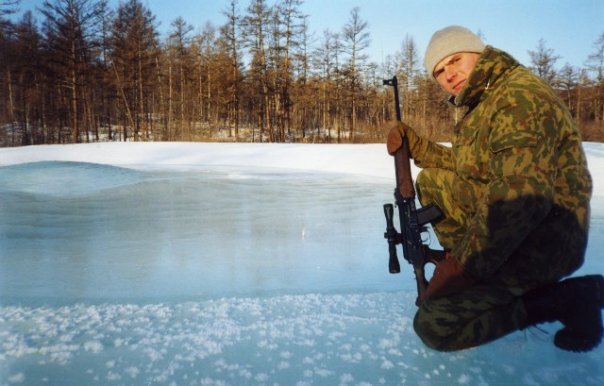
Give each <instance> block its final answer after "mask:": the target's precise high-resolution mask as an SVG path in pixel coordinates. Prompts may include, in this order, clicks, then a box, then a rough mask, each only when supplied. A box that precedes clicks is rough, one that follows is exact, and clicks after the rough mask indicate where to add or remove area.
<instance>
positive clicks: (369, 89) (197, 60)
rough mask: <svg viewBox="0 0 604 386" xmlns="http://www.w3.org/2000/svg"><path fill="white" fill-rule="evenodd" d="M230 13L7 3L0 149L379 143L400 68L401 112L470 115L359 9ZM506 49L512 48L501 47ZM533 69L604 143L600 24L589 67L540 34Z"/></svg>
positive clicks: (429, 117)
mask: <svg viewBox="0 0 604 386" xmlns="http://www.w3.org/2000/svg"><path fill="white" fill-rule="evenodd" d="M224 2H225V5H224V13H223V16H224V19H223V24H221V25H219V26H215V25H213V24H211V23H207V24H205V25H204V26H203V27H202V28H201V29H199V31H200V32H197V33H194V32H193V31H194V28H193V26H191V25H189V24H187V23H186V22H185V21H184V20H183V19H182V18H177V19H175V20H174V21H173V22H172V23H171V25H170V32H169V34H168V36H167V37H166V38H165V39H163V40H160V37H159V33H158V27H157V23H156V21H155V16H154V15H153V13H152V11H151V10H150V9H148V8H146V7H145V5H144V4H143V3H144V1H140V0H126V1H122V2H120V3H119V5H118V6H117V9H112V8H111V7H109V5H108V2H107V0H46V1H45V2H44V4H43V5H42V7H41V8H39V9H37V10H36V11H35V13H36V14H35V15H34V13H32V12H26V13H24V14H23V15H22V16H21V18H20V19H19V20H17V18H16V11H17V9H18V5H19V0H0V146H19V145H29V144H54V143H75V142H89V141H90V142H92V141H109V140H111V141H256V142H260V141H270V142H298V141H306V142H348V143H351V142H381V141H383V140H384V133H382V132H380V127H381V126H382V124H383V122H384V121H385V120H390V119H392V118H393V115H394V113H393V110H394V109H393V103H392V95H391V93H392V90H391V88H390V90H389V89H388V88H385V87H383V85H382V79H383V78H384V77H387V78H389V77H391V76H392V75H393V74H396V75H397V77H398V80H399V88H400V93H401V98H402V111H403V115H404V119H405V120H406V121H407V122H409V123H410V124H412V125H414V126H415V127H417V128H418V131H420V133H423V134H424V135H426V136H428V137H430V138H432V139H435V140H448V139H449V137H450V133H451V132H450V130H451V128H452V127H453V125H454V123H455V120H456V119H458V117H460V116H461V114H462V113H463V112H460V111H456V110H455V109H452V108H451V107H450V106H449V105H448V104H447V103H446V102H445V99H446V96H445V95H444V94H443V92H442V91H441V90H440V89H439V87H438V86H437V85H436V84H435V83H434V82H432V81H431V80H430V78H429V77H428V76H427V74H426V73H425V71H424V70H423V68H422V65H421V60H420V56H421V54H419V53H418V48H417V46H416V43H415V42H414V39H413V38H412V37H411V36H410V35H407V36H406V37H405V38H404V39H403V40H402V42H401V49H400V51H398V52H395V53H393V54H392V55H390V56H388V57H387V58H386V59H385V60H384V62H383V63H381V64H377V63H374V62H372V61H370V60H369V58H368V56H367V54H366V50H367V48H368V47H369V45H370V43H371V41H370V31H369V26H368V24H367V22H366V21H364V20H363V18H362V16H361V12H360V10H359V8H353V9H352V10H351V11H350V14H349V18H348V21H347V23H346V24H345V25H343V26H342V28H341V29H340V30H339V31H324V32H322V34H312V33H311V32H310V31H309V30H308V16H307V15H304V14H303V13H302V11H301V5H302V3H303V0H277V1H276V3H275V2H271V3H270V4H269V2H268V1H267V0H249V1H248V2H247V4H245V5H244V6H242V7H240V4H238V1H237V0H224ZM501 48H503V49H505V47H501ZM529 55H530V57H531V62H532V63H530V64H527V65H529V66H531V68H532V69H533V70H534V71H535V72H536V73H537V74H538V75H540V76H541V77H543V78H544V79H546V80H547V81H548V82H549V83H550V84H551V85H552V86H553V87H555V88H556V89H557V90H559V92H560V96H561V97H562V98H563V100H564V101H565V102H566V103H567V104H568V106H569V108H570V110H571V112H572V114H573V116H574V117H575V118H576V120H577V122H578V123H579V125H580V127H581V130H582V131H583V135H584V138H585V139H586V140H592V141H601V140H604V125H603V121H604V120H603V115H604V33H602V35H600V36H599V38H598V39H597V40H596V41H595V42H594V53H593V54H592V55H590V56H589V57H588V58H586V59H585V66H586V67H585V68H575V67H572V66H571V65H569V64H566V65H564V66H563V67H561V68H560V69H556V67H555V64H556V61H557V60H558V59H559V57H558V56H556V55H555V53H554V50H553V49H551V48H547V47H546V43H545V42H544V41H543V40H541V41H540V42H539V45H538V47H537V48H536V50H535V51H529Z"/></svg>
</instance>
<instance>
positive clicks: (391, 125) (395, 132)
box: [386, 121, 409, 155]
mask: <svg viewBox="0 0 604 386" xmlns="http://www.w3.org/2000/svg"><path fill="white" fill-rule="evenodd" d="M408 128H409V126H408V125H406V124H404V123H403V122H401V121H391V122H388V123H387V124H386V129H387V130H388V140H387V143H386V146H387V147H388V154H390V155H394V153H396V151H397V150H398V149H399V148H400V147H401V146H403V138H405V132H406V131H407V129H408Z"/></svg>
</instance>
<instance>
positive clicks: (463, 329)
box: [414, 169, 569, 351]
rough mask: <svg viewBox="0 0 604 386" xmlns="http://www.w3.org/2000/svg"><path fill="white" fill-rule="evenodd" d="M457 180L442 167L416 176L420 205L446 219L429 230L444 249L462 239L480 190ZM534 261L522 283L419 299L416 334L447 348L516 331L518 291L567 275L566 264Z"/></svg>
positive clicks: (520, 314) (520, 310) (520, 308)
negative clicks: (434, 208)
mask: <svg viewBox="0 0 604 386" xmlns="http://www.w3.org/2000/svg"><path fill="white" fill-rule="evenodd" d="M460 184H463V182H462V181H460V179H459V178H458V177H456V175H455V174H454V173H453V172H451V171H447V170H442V169H424V170H422V172H421V173H420V174H419V175H418V177H417V186H418V196H419V199H420V202H421V203H422V205H424V206H425V205H427V204H429V203H433V204H435V205H437V206H438V207H439V208H441V210H442V211H443V214H444V217H445V218H444V219H443V220H441V221H440V222H438V223H437V224H436V225H435V226H434V232H435V233H436V235H437V237H438V239H439V242H440V244H441V245H442V246H443V248H444V249H451V247H452V246H454V245H455V243H456V241H457V240H460V239H461V238H462V237H463V235H464V233H465V230H466V227H467V224H468V221H470V219H471V218H472V214H473V213H474V203H475V202H476V201H477V200H478V199H479V198H480V194H481V192H480V191H477V189H476V188H473V187H472V186H460ZM519 254H520V252H519ZM511 259H515V257H514V256H512V257H511ZM519 259H524V260H527V257H526V256H519ZM550 261H551V260H550ZM535 263H536V264H537V267H539V269H531V270H529V272H530V273H529V274H528V275H529V276H525V277H523V284H522V285H515V284H512V285H511V284H509V283H508V282H505V281H503V282H502V281H498V280H497V278H494V280H493V281H492V282H491V281H489V283H481V284H479V285H475V286H474V287H472V288H470V289H468V290H465V291H463V292H460V293H457V294H454V295H452V296H448V297H444V298H437V299H433V300H429V301H425V302H423V304H421V305H420V307H419V309H418V312H417V314H416V316H415V320H414V328H415V331H416V333H417V335H418V336H419V337H420V338H421V339H422V341H423V342H424V343H425V344H426V345H427V346H429V347H432V348H434V349H437V350H441V351H451V350H460V349H464V348H469V347H473V346H478V345H481V344H483V343H486V342H489V341H492V340H495V339H497V338H500V337H502V336H503V335H506V334H508V333H510V332H512V331H515V330H517V329H518V328H519V327H520V326H521V325H522V323H523V321H524V320H525V319H526V310H525V307H524V303H523V301H522V300H521V298H520V295H522V294H523V293H525V292H526V291H528V290H529V289H531V288H532V287H535V286H537V285H539V284H540V282H542V281H543V276H547V277H553V278H555V280H557V279H559V278H560V277H562V276H564V275H566V274H568V273H569V272H568V268H567V267H566V266H560V267H557V266H556V265H555V264H550V266H549V267H546V268H544V267H540V266H541V265H542V264H543V263H544V262H542V261H535ZM544 270H545V271H547V273H544ZM540 276H541V277H540Z"/></svg>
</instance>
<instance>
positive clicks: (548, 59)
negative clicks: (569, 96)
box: [528, 39, 560, 86]
mask: <svg viewBox="0 0 604 386" xmlns="http://www.w3.org/2000/svg"><path fill="white" fill-rule="evenodd" d="M545 44H546V43H545V40H544V39H539V43H538V44H537V50H536V51H532V50H529V51H528V54H529V56H530V57H531V63H532V70H533V71H534V72H535V73H536V74H537V75H538V76H539V77H540V78H542V79H544V80H545V81H546V82H548V83H549V84H550V85H552V86H553V85H554V81H555V78H556V70H555V69H554V66H555V64H556V61H558V59H559V58H560V57H559V56H558V55H555V54H554V50H553V49H552V48H547V47H546V45H545Z"/></svg>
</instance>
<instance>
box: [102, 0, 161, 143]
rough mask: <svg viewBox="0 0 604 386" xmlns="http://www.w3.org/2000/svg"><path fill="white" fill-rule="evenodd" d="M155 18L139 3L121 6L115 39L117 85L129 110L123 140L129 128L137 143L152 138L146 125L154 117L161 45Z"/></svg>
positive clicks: (113, 60) (131, 0)
mask: <svg viewBox="0 0 604 386" xmlns="http://www.w3.org/2000/svg"><path fill="white" fill-rule="evenodd" d="M154 21H155V16H153V14H152V13H151V11H149V10H148V9H146V8H145V7H144V6H143V5H142V3H141V2H140V1H139V0H129V1H128V2H126V3H123V4H120V6H119V7H118V10H117V16H116V18H115V21H114V24H113V34H112V37H111V43H112V44H111V54H110V55H111V61H112V63H111V65H112V67H113V72H114V75H115V78H114V85H115V87H116V89H117V90H118V92H119V95H120V99H121V100H122V103H123V109H122V110H125V115H126V119H127V120H126V121H125V122H123V129H122V130H123V135H122V139H123V140H124V141H125V140H127V139H128V131H127V127H131V128H132V130H133V131H134V140H135V141H136V140H139V139H140V135H141V134H145V135H147V136H148V135H149V133H148V132H147V127H146V122H147V120H149V119H150V118H151V116H152V110H151V107H152V105H151V97H152V96H153V91H154V90H153V81H154V79H156V77H155V76H154V75H155V71H156V69H157V67H156V66H157V62H156V60H157V55H158V54H159V53H158V42H157V32H156V30H155V25H154Z"/></svg>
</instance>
